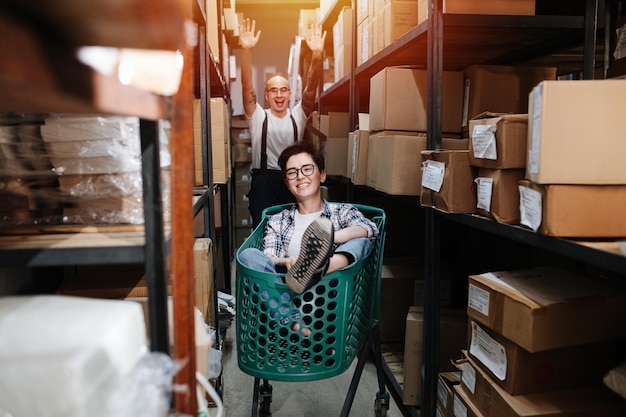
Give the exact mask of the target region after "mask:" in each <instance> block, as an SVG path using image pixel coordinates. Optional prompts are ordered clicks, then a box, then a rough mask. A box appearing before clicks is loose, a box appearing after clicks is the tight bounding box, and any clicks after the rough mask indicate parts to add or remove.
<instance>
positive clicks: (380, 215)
mask: <svg viewBox="0 0 626 417" xmlns="http://www.w3.org/2000/svg"><path fill="white" fill-rule="evenodd" d="M354 206H355V207H357V208H358V209H359V210H360V211H361V212H362V213H363V214H364V215H365V216H366V217H368V218H370V219H371V220H372V221H373V222H374V223H375V224H376V225H377V227H378V230H379V236H378V239H376V242H375V244H374V245H372V249H371V251H370V253H369V254H368V255H367V256H366V257H365V258H363V259H361V260H360V261H359V262H357V263H355V264H354V265H352V266H351V267H350V268H347V269H344V270H340V271H334V272H332V273H330V274H327V275H324V276H323V277H322V279H321V280H320V281H319V282H318V283H317V284H316V285H314V286H313V287H311V288H310V289H309V290H307V291H305V292H304V293H302V294H295V293H294V292H292V291H291V290H290V289H289V288H288V287H287V285H286V284H285V283H284V280H283V279H282V278H283V274H272V273H267V272H260V271H255V270H252V269H249V268H247V267H245V266H244V265H242V264H241V263H240V261H239V254H240V253H241V251H243V250H244V249H246V248H249V247H255V248H261V245H262V242H263V232H264V229H265V224H266V222H267V220H268V218H269V216H271V215H272V214H274V213H277V212H279V211H280V210H282V209H283V208H285V207H286V206H275V207H270V208H268V209H266V210H265V211H264V213H263V219H262V221H261V223H260V224H259V226H258V227H257V228H256V229H255V230H254V231H253V232H252V234H251V235H250V236H249V237H248V238H247V239H246V240H245V242H244V243H243V244H242V245H241V246H240V248H239V249H238V251H237V281H236V285H237V319H236V328H237V332H236V333H237V335H236V337H237V361H238V365H239V368H240V369H241V370H242V371H243V372H244V373H246V374H248V375H251V376H253V377H254V393H253V403H252V414H251V415H252V416H253V417H256V416H257V415H258V411H259V409H260V410H261V411H262V412H264V413H267V412H269V411H270V404H271V401H272V386H271V384H270V381H271V380H274V381H289V382H305V381H314V380H320V379H325V378H330V377H333V376H336V375H339V374H341V373H343V372H344V371H346V370H347V369H348V368H349V367H350V365H351V364H352V361H353V360H354V359H355V357H357V356H358V363H357V366H356V369H355V372H354V374H353V376H352V381H351V383H350V387H349V388H348V392H347V393H346V398H345V400H344V405H343V409H342V411H341V416H342V417H346V416H348V414H349V412H350V408H351V407H352V402H353V400H354V396H355V394H356V389H357V387H358V383H359V380H360V377H361V374H362V371H363V367H364V365H365V361H366V359H367V356H368V353H370V352H372V351H373V354H374V363H375V365H376V370H377V376H378V385H379V392H378V393H377V394H376V396H375V398H374V412H375V416H376V417H385V416H386V415H387V410H388V409H389V393H388V392H387V391H386V389H385V384H384V376H383V369H382V356H381V350H380V337H379V330H378V314H379V301H380V297H379V296H380V279H381V269H382V258H383V251H384V244H385V220H386V216H385V212H384V211H383V210H381V209H379V208H375V207H370V206H365V205H360V204H354Z"/></svg>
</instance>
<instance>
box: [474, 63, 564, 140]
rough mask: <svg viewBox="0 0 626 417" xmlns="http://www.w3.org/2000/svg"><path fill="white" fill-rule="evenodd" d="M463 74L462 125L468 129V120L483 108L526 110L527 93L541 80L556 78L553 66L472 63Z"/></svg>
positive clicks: (512, 111) (512, 110) (493, 110)
mask: <svg viewBox="0 0 626 417" xmlns="http://www.w3.org/2000/svg"><path fill="white" fill-rule="evenodd" d="M464 77H465V78H464V79H465V91H464V93H463V115H462V126H463V129H464V130H468V129H469V121H470V120H471V119H473V118H474V117H476V116H478V115H479V114H481V113H484V112H486V111H489V112H493V113H513V114H524V113H528V94H530V92H531V91H532V89H533V88H534V87H535V86H536V85H537V84H539V83H540V82H541V81H544V80H554V79H556V68H553V67H509V66H501V65H472V66H470V67H468V68H466V69H465V71H464ZM529 120H530V119H529Z"/></svg>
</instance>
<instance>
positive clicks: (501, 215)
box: [474, 168, 526, 224]
mask: <svg viewBox="0 0 626 417" xmlns="http://www.w3.org/2000/svg"><path fill="white" fill-rule="evenodd" d="M525 172H526V171H525V170H523V169H489V168H479V169H478V176H477V177H476V179H475V180H474V181H475V182H476V212H477V213H478V214H482V215H483V216H487V217H490V218H492V219H495V220H496V221H497V222H498V223H504V224H519V222H520V208H519V207H520V204H519V188H518V184H519V182H520V180H522V179H523V178H524V174H525Z"/></svg>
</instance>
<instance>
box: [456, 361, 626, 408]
mask: <svg viewBox="0 0 626 417" xmlns="http://www.w3.org/2000/svg"><path fill="white" fill-rule="evenodd" d="M464 354H465V358H464V359H461V360H459V361H457V364H458V366H459V369H462V376H461V384H460V385H456V386H455V387H454V389H456V390H457V392H459V393H460V394H462V395H463V396H464V401H465V402H469V403H471V404H473V405H474V406H475V407H476V409H477V410H480V411H481V412H482V413H484V415H487V416H498V417H522V416H524V417H552V416H557V415H558V416H559V417H561V416H563V417H565V416H567V417H578V416H582V415H584V416H603V417H604V416H615V417H617V416H621V415H622V413H623V411H621V410H620V409H621V408H623V404H622V401H621V400H620V399H619V398H618V397H616V396H615V395H613V394H612V393H611V392H609V391H608V390H607V389H605V388H604V387H602V386H599V385H596V386H592V387H584V388H570V389H563V390H556V391H555V390H552V391H547V392H541V393H534V394H520V395H511V394H509V393H507V392H506V391H505V390H504V389H502V388H501V387H500V386H499V385H498V384H496V383H495V381H494V380H493V378H491V377H490V375H489V374H488V373H487V372H485V371H484V370H483V369H482V368H481V366H479V364H478V362H476V361H474V360H473V359H472V358H471V357H470V356H468V355H467V352H464ZM544 372H545V371H544Z"/></svg>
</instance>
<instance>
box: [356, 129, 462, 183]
mask: <svg viewBox="0 0 626 417" xmlns="http://www.w3.org/2000/svg"><path fill="white" fill-rule="evenodd" d="M395 133H397V132H395ZM372 143H374V145H372ZM370 146H375V148H371V151H370ZM426 146H427V145H426V137H425V136H424V135H423V134H422V133H418V132H407V134H406V135H398V134H394V132H378V133H375V134H371V135H370V140H369V141H368V158H367V173H366V185H369V186H370V187H374V188H376V189H377V190H380V191H383V192H385V193H388V194H395V195H419V193H420V190H421V187H420V184H421V180H422V172H421V170H420V168H419V162H420V160H419V159H418V160H415V155H419V153H420V152H421V151H423V150H425V149H426ZM442 146H443V147H444V148H445V149H465V150H466V149H467V146H468V140H467V139H452V138H442ZM370 164H372V165H370ZM370 177H371V178H370Z"/></svg>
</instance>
